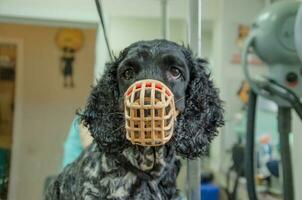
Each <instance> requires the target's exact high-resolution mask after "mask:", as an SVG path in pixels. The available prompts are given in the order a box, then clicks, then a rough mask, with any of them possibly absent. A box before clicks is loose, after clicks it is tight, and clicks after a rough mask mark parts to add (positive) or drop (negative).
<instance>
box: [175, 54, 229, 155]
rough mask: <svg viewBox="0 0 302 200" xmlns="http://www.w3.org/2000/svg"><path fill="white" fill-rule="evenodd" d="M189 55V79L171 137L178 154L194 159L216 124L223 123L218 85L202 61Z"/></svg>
mask: <svg viewBox="0 0 302 200" xmlns="http://www.w3.org/2000/svg"><path fill="white" fill-rule="evenodd" d="M190 54H191V53H190ZM189 57H190V60H191V61H190V63H191V64H190V65H192V66H190V68H191V80H190V82H189V85H188V88H187V91H186V105H185V110H184V111H183V112H182V114H181V115H180V116H179V117H178V119H177V121H178V122H177V125H176V128H175V134H174V141H175V145H176V151H177V152H178V154H180V155H181V156H183V157H186V158H189V159H194V158H196V157H199V156H200V155H202V154H203V153H205V152H206V151H207V150H208V147H209V144H210V142H211V141H212V139H213V138H214V136H216V135H217V128H218V127H220V126H222V125H223V124H224V119H223V111H224V110H223V108H222V101H221V100H220V98H219V95H218V93H219V92H218V89H217V88H215V87H214V84H213V81H212V80H211V79H210V73H209V72H207V70H206V68H205V66H204V65H205V64H206V62H205V61H204V60H202V59H199V58H197V59H192V58H191V56H189Z"/></svg>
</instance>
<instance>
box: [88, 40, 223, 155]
mask: <svg viewBox="0 0 302 200" xmlns="http://www.w3.org/2000/svg"><path fill="white" fill-rule="evenodd" d="M204 64H205V61H204V60H202V59H200V58H194V57H193V55H192V52H191V51H190V50H189V49H188V48H185V47H183V46H180V45H178V44H176V43H174V42H169V41H166V40H152V41H140V42H136V43H134V44H132V45H130V46H129V47H127V48H126V49H124V50H123V51H122V52H121V53H120V55H119V57H118V58H116V59H115V61H114V62H112V63H108V64H107V65H106V69H105V72H104V74H103V76H102V78H101V79H100V80H99V81H98V83H97V85H96V86H95V87H94V88H93V89H92V92H91V94H90V97H89V99H88V103H87V105H86V108H85V110H84V112H83V113H82V119H83V121H84V124H85V125H86V126H87V127H89V130H90V132H91V133H92V136H93V137H94V139H95V140H96V142H97V143H98V145H99V147H100V148H101V149H102V151H109V152H115V151H119V150H121V149H123V148H125V147H127V146H129V145H131V143H130V142H129V141H128V140H126V134H125V127H124V124H125V122H124V115H123V112H122V111H123V95H124V93H125V92H126V90H127V89H128V87H129V86H130V85H132V84H133V83H134V82H136V81H138V80H143V79H155V80H159V81H161V82H162V83H164V84H165V85H166V86H168V87H169V89H170V90H171V91H172V93H173V94H174V100H175V106H176V109H177V110H178V111H180V114H179V115H178V117H177V121H176V124H175V129H174V133H173V136H172V139H171V140H170V141H169V142H168V144H167V145H174V146H175V149H176V151H177V152H178V154H180V155H181V156H183V157H187V158H195V157H198V156H200V155H201V154H202V153H203V152H205V151H206V150H207V147H208V146H209V143H210V142H211V140H212V139H213V137H214V136H215V135H216V134H217V128H218V127H220V126H222V125H223V108H222V105H221V104H222V102H221V100H220V99H219V96H218V91H217V89H216V88H215V87H214V85H213V82H212V80H211V79H210V74H209V73H208V72H207V69H206V68H205V66H204Z"/></svg>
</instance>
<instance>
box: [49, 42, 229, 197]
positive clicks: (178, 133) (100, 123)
mask: <svg viewBox="0 0 302 200" xmlns="http://www.w3.org/2000/svg"><path fill="white" fill-rule="evenodd" d="M145 43H148V44H152V45H154V46H156V48H161V47H162V46H165V47H167V46H168V47H169V48H178V49H180V50H181V52H182V53H183V54H184V56H185V58H186V62H187V65H188V67H189V70H190V77H191V78H190V81H189V84H188V87H187V89H186V94H185V108H184V110H183V111H182V112H181V114H180V115H179V116H178V117H177V123H176V125H175V131H174V134H173V137H172V139H171V140H170V141H169V142H168V143H167V144H166V145H164V146H161V147H140V146H136V145H132V144H131V143H130V142H129V141H128V140H127V139H126V136H125V129H124V126H123V124H124V118H123V117H124V116H123V115H122V114H120V109H119V99H120V96H121V94H119V89H118V81H117V68H118V65H119V64H120V62H121V61H122V60H123V59H124V58H125V57H126V55H127V52H128V51H129V50H130V49H132V48H136V47H138V46H140V45H142V44H145ZM205 63H206V62H205V61H204V60H202V59H200V58H195V57H194V56H193V55H192V52H191V51H190V49H189V48H185V47H184V46H180V45H178V44H176V43H173V42H169V41H166V40H152V41H140V42H136V43H134V44H132V45H130V46H129V47H127V48H126V49H124V50H123V51H122V52H121V53H120V55H119V57H118V58H116V59H115V61H114V62H112V63H108V64H107V65H106V69H105V72H104V74H103V76H102V78H101V79H100V80H99V81H98V83H97V85H96V86H95V87H93V89H92V91H91V94H90V96H89V99H88V102H87V105H86V108H85V110H84V112H83V113H82V114H81V117H82V120H83V122H84V124H85V126H87V127H88V128H89V130H90V132H91V134H92V136H93V138H94V142H93V144H92V145H91V146H90V147H89V148H88V149H87V150H85V151H84V152H83V153H82V155H81V156H80V157H79V158H78V159H77V160H76V161H75V162H73V163H72V164H70V165H68V166H67V167H66V168H65V169H64V170H63V172H62V173H61V174H60V175H59V176H58V177H57V179H56V180H55V181H53V182H52V184H50V186H49V187H48V190H47V193H46V199H52V200H58V199H60V200H62V199H66V200H67V199H68V200H72V199H77V200H79V199H116V200H124V199H131V200H132V199H146V200H149V199H150V200H151V199H162V200H166V199H167V200H168V199H177V198H178V192H177V188H176V178H177V175H178V172H179V169H180V162H179V160H178V159H177V158H176V155H180V156H182V157H184V158H189V159H194V158H197V157H199V156H201V155H202V154H203V153H205V152H206V151H207V148H208V146H209V144H210V142H211V141H212V139H213V138H214V136H216V135H217V128H218V127H220V126H222V125H223V124H224V120H223V108H222V101H221V100H220V98H219V95H218V90H217V89H216V88H215V87H214V84H213V82H212V80H211V78H210V74H209V72H208V70H207V69H206V67H205V66H204V65H205Z"/></svg>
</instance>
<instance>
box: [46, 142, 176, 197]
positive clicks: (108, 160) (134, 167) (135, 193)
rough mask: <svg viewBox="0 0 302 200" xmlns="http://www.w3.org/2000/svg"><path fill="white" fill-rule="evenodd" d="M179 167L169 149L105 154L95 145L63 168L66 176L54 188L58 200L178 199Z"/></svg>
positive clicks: (132, 150) (139, 149)
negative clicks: (177, 181) (177, 180)
mask: <svg viewBox="0 0 302 200" xmlns="http://www.w3.org/2000/svg"><path fill="white" fill-rule="evenodd" d="M179 168H180V164H179V161H178V160H177V159H176V158H175V155H174V151H173V150H171V149H169V148H168V147H166V146H164V147H161V148H151V147H149V148H141V147H140V148H138V147H135V146H133V147H129V148H127V149H125V150H124V151H123V152H122V154H106V153H101V152H100V151H99V150H98V148H97V145H96V144H92V145H91V147H90V148H89V149H88V150H86V151H85V152H84V153H83V154H82V155H81V156H80V158H79V159H78V160H76V161H75V163H73V164H71V165H69V166H67V167H66V168H65V169H64V173H62V174H64V176H62V175H60V176H59V177H58V179H57V180H56V182H54V183H53V186H54V187H53V189H54V190H56V192H55V193H57V194H58V198H57V199H68V200H72V199H77V200H79V199H85V200H86V199H87V200H88V199H113V200H124V199H131V200H136V199H137V200H138V199H140V200H141V199H146V200H148V199H150V200H151V199H157V200H161V199H162V200H167V199H177V196H178V195H177V190H176V177H177V173H178V171H179ZM52 192H53V191H52ZM52 194H53V193H52ZM49 199H56V198H53V197H52V198H49Z"/></svg>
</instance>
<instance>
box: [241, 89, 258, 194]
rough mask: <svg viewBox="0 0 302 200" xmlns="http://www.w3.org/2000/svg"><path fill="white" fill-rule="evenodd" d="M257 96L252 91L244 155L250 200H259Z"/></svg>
mask: <svg viewBox="0 0 302 200" xmlns="http://www.w3.org/2000/svg"><path fill="white" fill-rule="evenodd" d="M256 104H257V94H256V93H255V92H254V91H253V90H250V94H249V103H248V112H247V113H248V115H247V122H248V123H247V133H246V147H245V155H244V168H245V170H244V173H245V177H246V184H247V191H248V197H249V199H250V200H257V199H258V197H257V192H256V185H255V169H254V167H255V163H254V160H255V154H254V152H255V150H254V149H255V117H256Z"/></svg>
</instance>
